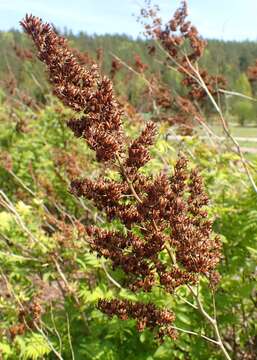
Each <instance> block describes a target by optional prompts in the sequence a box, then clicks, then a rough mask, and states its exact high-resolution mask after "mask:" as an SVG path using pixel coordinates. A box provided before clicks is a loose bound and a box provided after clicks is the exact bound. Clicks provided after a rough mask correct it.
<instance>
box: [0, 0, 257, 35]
mask: <svg viewBox="0 0 257 360" xmlns="http://www.w3.org/2000/svg"><path fill="white" fill-rule="evenodd" d="M143 3H144V1H143V0H0V29H1V30H7V29H10V28H12V27H14V28H18V23H19V20H20V19H21V18H22V17H23V16H24V15H25V13H33V14H34V15H37V16H40V17H41V18H43V20H46V21H48V22H52V23H54V24H55V26H57V27H58V28H61V29H63V28H64V27H65V26H66V27H67V28H68V29H72V30H73V31H74V32H78V31H80V30H83V31H85V32H87V33H89V34H92V33H99V34H103V33H127V34H129V35H132V36H137V35H138V34H139V33H140V31H141V30H142V28H141V26H140V25H139V24H138V23H137V22H136V18H135V17H133V16H132V14H133V13H135V14H138V13H139V10H140V8H141V7H142V5H143ZM153 3H158V4H159V6H160V8H161V14H162V16H163V17H164V19H168V18H169V17H170V15H171V14H172V13H173V11H174V9H175V8H176V7H177V6H178V4H179V3H180V1H179V0H155V1H154V0H153ZM188 3H189V9H190V20H192V22H193V23H194V24H196V25H197V27H198V29H199V31H200V32H201V34H202V35H203V36H205V37H208V38H210V37H211V38H219V39H230V40H245V39H250V40H257V21H256V15H257V0H188Z"/></svg>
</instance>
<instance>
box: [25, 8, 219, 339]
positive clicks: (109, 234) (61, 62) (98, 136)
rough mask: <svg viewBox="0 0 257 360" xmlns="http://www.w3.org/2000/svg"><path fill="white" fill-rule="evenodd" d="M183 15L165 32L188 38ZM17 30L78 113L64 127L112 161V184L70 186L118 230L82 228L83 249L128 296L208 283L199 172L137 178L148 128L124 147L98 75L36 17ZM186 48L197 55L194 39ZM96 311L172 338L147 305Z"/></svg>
mask: <svg viewBox="0 0 257 360" xmlns="http://www.w3.org/2000/svg"><path fill="white" fill-rule="evenodd" d="M185 9H186V8H185V7H183V8H182V9H181V10H180V12H179V13H177V14H175V18H174V21H175V22H174V23H172V24H170V28H175V26H181V27H182V26H183V31H184V32H186V31H187V32H189V33H190V34H191V35H190V36H191V37H193V36H196V35H193V33H194V31H193V28H192V27H191V25H187V29H186V26H185V23H184V18H185V16H186V14H185V11H186V10H185ZM22 25H23V27H24V29H25V30H26V31H27V33H28V34H29V35H30V36H31V37H32V39H33V41H34V43H35V45H36V48H37V50H38V57H39V59H40V60H41V61H43V62H44V63H45V64H46V66H47V68H48V72H49V78H50V81H51V83H52V85H53V88H54V92H55V94H56V95H57V96H58V97H59V98H60V99H61V100H62V101H63V103H64V104H66V105H68V106H70V107H71V108H73V109H74V110H75V111H77V112H78V113H79V114H80V118H79V119H73V120H71V121H70V122H69V123H68V126H69V127H70V128H71V129H72V130H73V132H74V134H75V136H77V137H81V138H83V139H86V141H87V143H88V144H89V146H90V147H91V148H92V149H93V150H95V152H96V157H97V160H98V161H101V162H103V161H104V162H106V161H110V160H112V163H106V167H108V166H110V167H111V169H116V171H117V175H118V177H117V180H110V179H106V178H104V177H99V178H96V179H95V178H90V179H89V178H86V179H83V178H78V179H74V180H73V181H72V182H71V187H70V191H71V192H72V193H73V194H74V195H75V196H78V197H84V198H86V199H88V200H91V201H92V203H93V204H94V205H95V207H96V208H97V209H98V210H99V211H101V212H102V213H103V214H104V215H105V216H106V220H107V221H112V220H114V219H115V220H118V221H119V222H120V224H121V226H120V230H107V229H104V228H101V227H99V226H88V227H86V232H87V238H88V242H89V245H90V248H91V250H92V251H95V252H96V253H97V254H98V255H99V256H103V257H105V258H106V259H108V260H110V262H111V263H112V265H113V268H114V269H121V270H123V274H124V283H123V285H124V286H126V287H128V288H129V289H131V290H132V291H133V292H138V291H145V292H150V291H151V290H152V289H153V288H154V287H160V288H162V289H163V291H166V292H168V293H173V292H174V291H175V289H176V288H177V287H179V286H181V285H184V284H194V283H196V282H197V281H198V279H199V276H200V275H205V276H208V277H210V274H212V273H213V271H214V269H215V267H216V265H217V263H218V262H219V259H220V242H219V239H218V238H213V237H212V222H211V221H210V220H209V219H208V214H207V211H206V207H207V205H208V198H207V196H206V194H205V192H204V189H203V184H202V179H201V176H200V174H199V171H198V170H197V169H194V170H189V169H188V161H187V159H186V158H185V157H184V156H183V155H180V156H179V159H178V161H177V162H176V164H175V167H174V172H173V175H172V176H169V175H168V174H166V173H164V172H161V173H160V174H158V175H157V176H153V175H144V173H143V172H142V171H141V169H142V167H143V166H144V165H146V164H147V163H148V162H149V161H150V159H151V155H150V147H151V146H152V145H153V144H154V141H155V137H156V134H157V130H156V125H155V124H154V123H152V122H149V123H147V124H146V125H145V127H144V129H143V130H142V132H141V134H140V135H139V136H138V137H137V138H136V139H134V140H133V141H131V142H130V143H129V144H128V145H127V143H126V141H125V137H124V136H123V129H122V123H121V111H120V109H119V106H118V103H117V101H116V100H115V97H114V93H113V90H112V84H111V82H110V80H109V79H107V78H105V77H101V76H100V74H99V72H98V70H97V66H95V65H92V66H91V67H90V68H89V69H88V68H86V67H83V66H81V65H80V64H79V63H78V61H77V60H76V57H75V56H74V55H73V54H72V52H71V50H70V49H69V48H68V44H67V41H66V40H65V39H63V38H61V37H60V36H58V35H57V34H56V32H55V31H54V29H53V28H52V27H50V26H49V25H48V24H43V23H42V21H41V20H40V19H39V18H36V17H34V16H26V18H25V19H24V20H23V21H22ZM172 31H173V30H172ZM159 36H161V37H163V36H164V34H162V33H160V35H159ZM188 36H189V35H188ZM163 39H164V40H165V39H166V38H163ZM164 40H163V41H164ZM165 41H166V40H165ZM174 41H175V40H174ZM176 41H177V40H176ZM193 41H195V43H194V42H193ZM191 42H192V44H193V45H192V47H193V49H194V52H195V54H198V53H199V51H201V49H198V48H197V46H198V47H200V48H201V47H202V46H203V44H202V42H201V40H199V41H197V40H196V38H195V40H193V39H191ZM195 56H198V55H195ZM98 307H99V309H100V310H102V311H103V312H104V313H106V314H107V315H109V316H113V315H117V316H118V317H119V318H121V319H123V320H125V319H127V318H133V319H136V321H137V328H138V330H139V331H142V330H143V329H144V328H145V327H147V328H150V329H152V330H154V331H155V332H156V334H157V337H158V338H159V339H160V340H161V339H162V338H163V337H164V336H169V337H171V338H174V336H175V332H174V330H173V327H172V324H173V322H174V320H175V314H173V313H172V312H170V311H168V310H166V309H159V308H157V307H156V306H155V305H154V304H152V303H149V304H144V303H139V302H138V303H131V302H129V301H120V300H117V299H114V300H110V301H106V300H101V301H99V304H98Z"/></svg>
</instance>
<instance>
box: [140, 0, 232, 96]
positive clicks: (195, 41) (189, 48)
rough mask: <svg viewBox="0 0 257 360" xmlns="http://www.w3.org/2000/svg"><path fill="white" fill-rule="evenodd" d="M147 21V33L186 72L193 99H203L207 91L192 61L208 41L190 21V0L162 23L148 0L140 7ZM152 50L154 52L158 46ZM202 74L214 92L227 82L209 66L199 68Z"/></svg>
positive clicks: (199, 56)
mask: <svg viewBox="0 0 257 360" xmlns="http://www.w3.org/2000/svg"><path fill="white" fill-rule="evenodd" d="M141 16H142V17H143V19H144V21H147V20H150V22H149V21H148V22H146V23H144V26H145V35H146V36H147V37H150V38H152V39H154V40H157V41H158V42H159V43H160V44H161V46H162V47H163V49H164V50H165V52H166V53H167V62H168V63H169V62H170V61H171V63H172V66H176V67H177V69H178V71H179V72H180V73H181V74H182V75H183V80H182V84H183V85H185V86H186V87H187V88H188V96H189V97H190V99H191V100H198V101H199V100H203V99H204V98H206V96H207V94H206V91H205V89H203V87H202V86H201V84H200V83H199V81H198V80H197V79H196V76H195V73H194V70H193V69H192V65H194V64H195V63H197V62H198V61H199V59H200V58H201V57H202V56H203V53H204V50H205V48H206V45H207V42H206V41H205V40H204V39H203V38H202V37H201V36H200V35H199V32H198V30H197V28H196V27H195V26H193V25H192V24H191V22H190V21H187V16H188V6H187V1H185V0H183V1H181V6H180V8H178V9H177V10H176V12H175V13H174V15H173V17H172V18H171V20H170V21H169V22H168V23H167V24H165V25H163V24H162V21H161V18H160V17H159V16H158V11H157V10H156V8H153V7H152V6H151V4H150V2H148V3H147V4H146V8H145V9H143V10H142V11H141ZM150 53H151V54H152V55H154V54H155V47H154V48H151V50H150ZM199 74H200V76H201V78H202V80H203V81H204V83H205V84H206V87H207V88H208V91H209V92H210V93H211V94H212V95H214V96H215V95H217V93H218V88H219V87H225V85H226V82H225V80H224V78H223V77H221V76H212V75H210V74H208V72H207V71H206V70H202V69H200V70H199Z"/></svg>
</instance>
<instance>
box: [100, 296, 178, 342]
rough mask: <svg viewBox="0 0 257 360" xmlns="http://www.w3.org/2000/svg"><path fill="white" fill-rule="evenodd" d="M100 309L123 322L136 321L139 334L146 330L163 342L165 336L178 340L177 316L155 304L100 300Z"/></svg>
mask: <svg viewBox="0 0 257 360" xmlns="http://www.w3.org/2000/svg"><path fill="white" fill-rule="evenodd" d="M98 307H99V309H100V310H101V311H102V312H104V313H105V314H107V315H108V316H110V317H112V316H113V315H117V316H118V317H119V318H120V319H122V320H127V319H129V318H132V319H136V322H137V329H138V331H139V332H141V331H143V330H144V329H145V328H149V329H150V330H155V331H156V337H157V338H159V339H160V340H161V341H162V339H163V337H164V336H169V337H171V338H173V339H175V338H176V336H177V333H176V331H175V330H174V329H173V327H172V323H173V322H174V320H175V315H174V314H173V313H172V312H170V311H168V310H160V309H158V308H156V306H154V305H153V304H141V303H132V302H130V301H127V300H124V301H121V300H110V301H107V300H100V301H99V303H98Z"/></svg>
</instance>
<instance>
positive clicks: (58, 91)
mask: <svg viewBox="0 0 257 360" xmlns="http://www.w3.org/2000/svg"><path fill="white" fill-rule="evenodd" d="M21 25H22V26H23V28H24V30H25V31H26V32H27V33H28V34H29V35H30V36H31V38H32V39H33V41H34V43H35V46H36V48H37V51H38V58H39V60H41V61H42V62H43V63H45V64H46V66H47V69H48V73H49V80H50V82H51V84H52V85H53V91H54V94H55V95H56V96H57V97H58V98H59V99H60V100H61V101H62V102H63V103H64V104H66V105H67V106H69V107H71V108H72V109H74V110H75V111H77V112H79V113H82V115H83V116H81V118H80V119H79V120H77V119H74V120H70V121H69V123H68V126H69V127H70V128H71V129H72V130H73V132H74V134H75V136H78V137H83V138H84V139H85V140H86V141H87V143H88V145H89V146H90V147H91V148H92V149H93V150H95V151H96V156H97V159H98V160H99V161H108V160H112V159H113V158H114V157H115V154H117V153H118V152H119V151H120V149H121V145H122V132H121V110H120V107H119V105H118V103H117V102H116V100H115V98H114V95H113V89H112V83H111V81H110V80H109V79H107V78H106V77H103V78H101V76H100V75H99V71H98V66H97V65H96V64H93V65H92V66H91V67H90V68H88V69H87V68H86V67H85V66H83V65H81V64H80V62H79V60H78V59H77V58H78V55H77V54H73V53H72V51H71V50H70V49H69V47H68V43H67V40H66V39H64V38H63V37H61V36H59V35H57V34H56V32H55V30H54V29H53V28H52V27H51V26H50V25H49V24H44V23H43V22H42V20H41V19H40V18H37V17H35V16H32V15H26V17H25V19H24V20H23V21H22V22H21Z"/></svg>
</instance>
